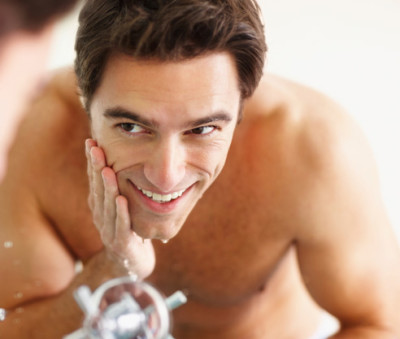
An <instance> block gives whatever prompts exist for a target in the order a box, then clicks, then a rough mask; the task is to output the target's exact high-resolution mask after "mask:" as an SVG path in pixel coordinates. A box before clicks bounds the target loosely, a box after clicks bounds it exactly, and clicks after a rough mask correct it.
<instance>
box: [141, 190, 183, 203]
mask: <svg viewBox="0 0 400 339" xmlns="http://www.w3.org/2000/svg"><path fill="white" fill-rule="evenodd" d="M136 187H137V186H136ZM137 189H138V190H139V191H140V192H142V193H143V194H144V195H145V196H146V197H148V198H150V199H151V200H153V201H155V202H157V203H161V204H162V203H167V202H170V201H172V200H175V199H177V198H179V197H180V196H182V194H183V193H184V192H185V191H186V190H187V189H184V190H181V191H177V192H173V193H170V194H159V193H154V192H151V191H147V190H145V189H143V188H140V187H137Z"/></svg>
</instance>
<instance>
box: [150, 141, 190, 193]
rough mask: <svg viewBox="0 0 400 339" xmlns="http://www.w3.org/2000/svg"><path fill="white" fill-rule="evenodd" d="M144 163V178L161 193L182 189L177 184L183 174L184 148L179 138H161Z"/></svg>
mask: <svg viewBox="0 0 400 339" xmlns="http://www.w3.org/2000/svg"><path fill="white" fill-rule="evenodd" d="M152 151H153V152H152V154H151V155H150V156H149V158H148V161H147V162H146V163H145V165H144V175H145V177H146V179H147V180H148V181H149V182H150V183H151V184H152V185H153V186H154V187H155V188H157V189H159V190H160V192H161V193H169V192H173V191H175V190H176V189H182V187H181V186H179V184H180V183H181V181H182V179H183V177H184V176H185V162H186V155H185V148H184V145H182V144H181V142H180V141H179V140H175V139H174V138H172V137H171V138H169V139H163V140H160V141H158V142H157V144H156V145H155V147H154V148H153V150H152Z"/></svg>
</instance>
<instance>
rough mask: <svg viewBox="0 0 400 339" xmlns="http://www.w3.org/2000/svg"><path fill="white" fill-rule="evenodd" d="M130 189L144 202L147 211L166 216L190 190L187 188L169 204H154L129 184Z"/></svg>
mask: <svg viewBox="0 0 400 339" xmlns="http://www.w3.org/2000/svg"><path fill="white" fill-rule="evenodd" d="M131 185H132V187H133V188H134V189H135V191H136V192H137V193H138V195H139V197H140V199H141V201H143V202H144V204H145V205H146V206H147V208H148V209H150V210H151V211H153V212H155V213H159V214H167V213H171V212H172V211H173V210H174V209H176V208H177V205H178V204H180V203H181V201H182V199H183V198H184V196H185V195H186V194H187V193H188V192H189V190H190V189H191V188H192V186H191V187H189V188H187V189H186V190H185V192H183V193H182V195H181V196H180V197H178V198H176V199H173V200H171V201H169V202H163V203H160V202H156V201H154V200H152V199H150V198H149V197H148V196H146V195H144V194H143V192H142V191H140V190H139V189H138V188H137V187H136V186H135V185H134V184H133V183H131Z"/></svg>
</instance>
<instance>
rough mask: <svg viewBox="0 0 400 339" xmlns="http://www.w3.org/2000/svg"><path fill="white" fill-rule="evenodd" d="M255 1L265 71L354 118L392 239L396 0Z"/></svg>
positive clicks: (64, 27)
mask: <svg viewBox="0 0 400 339" xmlns="http://www.w3.org/2000/svg"><path fill="white" fill-rule="evenodd" d="M259 3H260V5H261V7H262V9H263V17H264V22H265V28H266V39H267V43H268V46H269V52H268V62H267V68H266V71H267V72H272V73H276V74H279V75H282V76H285V77H288V78H290V79H292V80H296V81H299V82H301V83H304V84H306V85H309V86H312V87H314V88H316V89H318V90H320V91H323V92H325V93H326V94H328V95H329V96H331V97H332V98H334V99H335V100H336V101H338V102H339V103H340V104H341V105H342V106H344V107H345V108H346V109H347V110H348V112H349V114H351V115H352V116H353V117H354V119H355V120H356V121H357V122H358V124H359V125H360V126H361V128H362V129H363V130H364V132H365V134H366V135H367V138H368V140H369V142H370V144H371V147H372V149H373V151H374V154H375V158H376V160H377V165H378V170H379V173H380V178H381V188H382V194H383V198H384V201H385V204H386V207H387V210H388V214H389V217H390V219H391V221H392V224H393V226H394V229H395V231H396V233H397V235H398V238H399V239H400V153H399V150H400V0H351V1H349V0H279V1H278V0H261V1H260V2H259ZM76 14H77V11H75V12H74V13H72V14H70V15H69V16H68V17H66V18H65V19H64V20H63V21H62V22H60V23H59V24H58V27H57V29H56V34H55V36H54V44H53V51H52V54H51V59H50V66H49V68H50V69H55V68H58V67H60V66H64V65H69V64H72V61H73V59H74V50H73V46H74V34H75V30H76V27H77V23H76V20H77V18H76ZM360 170H362V168H361V169H360Z"/></svg>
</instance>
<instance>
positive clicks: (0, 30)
mask: <svg viewBox="0 0 400 339" xmlns="http://www.w3.org/2000/svg"><path fill="white" fill-rule="evenodd" d="M75 2H76V0H0V102H1V105H2V109H1V113H0V181H1V180H2V178H3V176H4V174H5V171H6V167H7V153H8V150H9V148H10V147H11V144H12V141H13V139H14V136H15V133H16V130H17V126H18V124H19V122H20V120H21V118H22V113H23V112H24V111H25V109H26V107H25V105H26V104H27V102H29V100H30V99H31V97H32V96H33V95H34V94H35V93H36V92H37V90H38V87H39V86H40V83H41V81H42V80H43V79H42V77H43V75H44V73H45V66H46V60H47V55H48V54H49V47H50V42H51V33H52V31H53V26H54V21H55V19H56V18H58V17H59V16H60V15H61V14H63V13H64V12H66V10H67V9H69V8H70V7H71V6H72V5H73V4H74V3H75Z"/></svg>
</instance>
